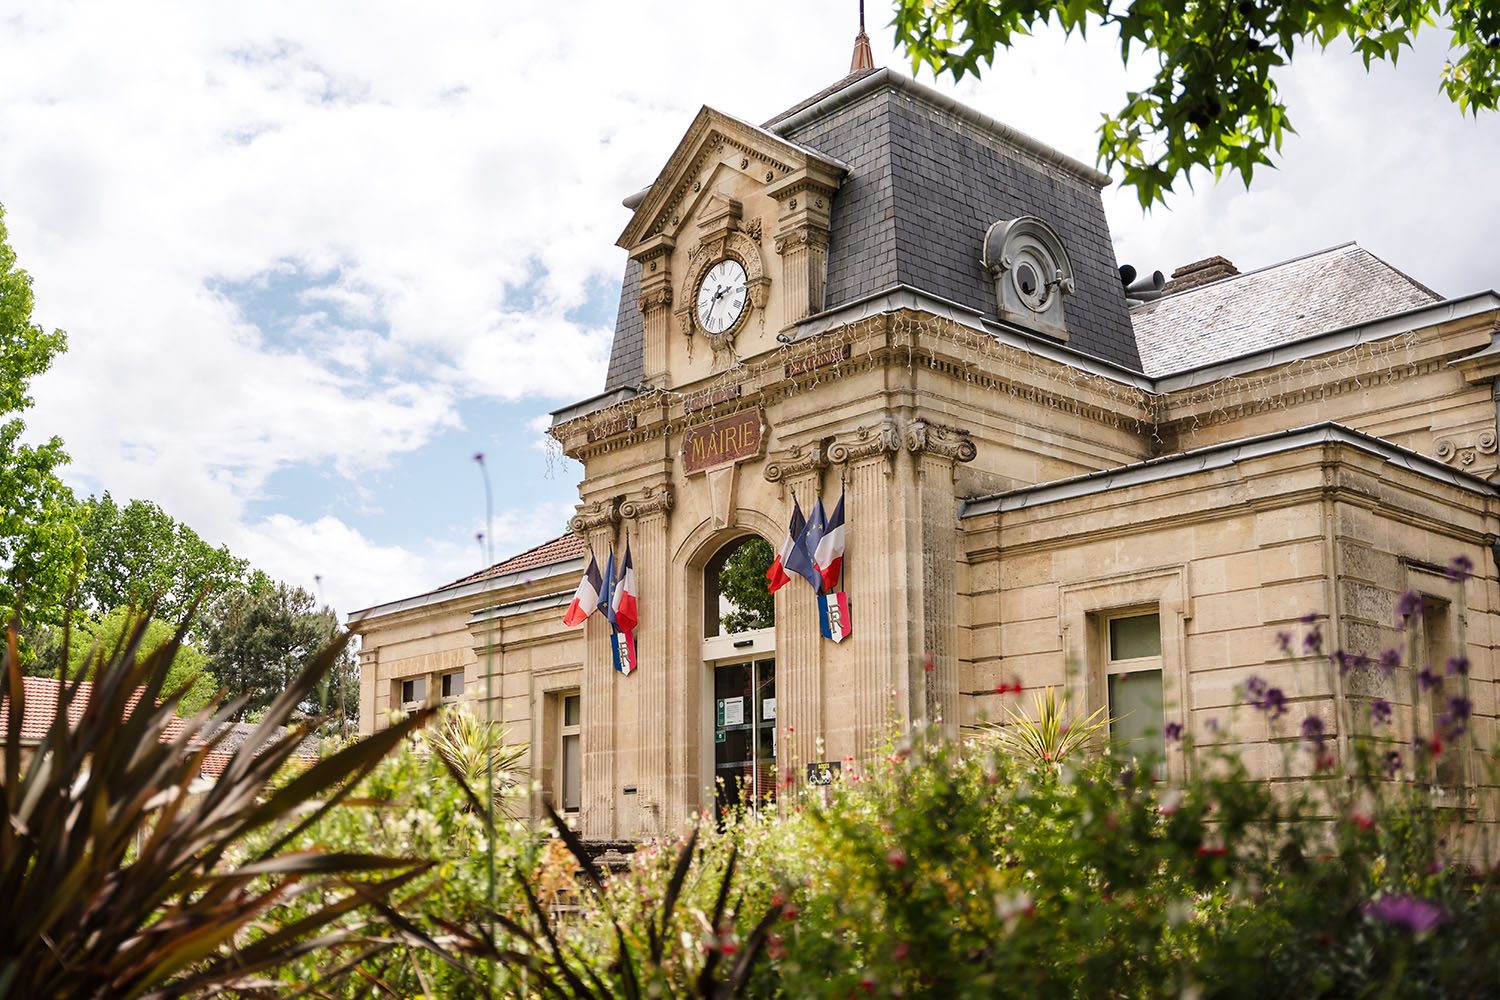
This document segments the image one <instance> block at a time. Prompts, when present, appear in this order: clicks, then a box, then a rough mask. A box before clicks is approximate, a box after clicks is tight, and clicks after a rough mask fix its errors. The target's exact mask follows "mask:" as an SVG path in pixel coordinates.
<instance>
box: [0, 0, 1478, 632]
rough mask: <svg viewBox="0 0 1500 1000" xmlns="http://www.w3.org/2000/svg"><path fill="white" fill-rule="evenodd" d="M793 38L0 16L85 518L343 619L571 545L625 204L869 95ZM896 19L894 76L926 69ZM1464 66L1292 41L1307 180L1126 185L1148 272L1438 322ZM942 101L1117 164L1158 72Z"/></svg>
mask: <svg viewBox="0 0 1500 1000" xmlns="http://www.w3.org/2000/svg"><path fill="white" fill-rule="evenodd" d="M563 10H565V11H566V16H565V17H564V16H558V12H559V11H563ZM797 10H798V16H797V18H796V19H795V20H794V21H789V20H788V19H787V18H785V17H783V16H776V15H775V14H774V11H773V5H766V4H744V3H739V2H720V0H694V2H691V3H688V2H681V3H654V4H649V5H648V4H642V3H621V2H618V0H599V2H594V0H587V2H585V0H574V2H570V3H569V4H567V5H566V7H561V6H557V5H539V4H519V3H506V4H497V3H493V2H479V0H475V2H458V0H452V2H450V0H429V2H426V3H422V4H412V3H409V2H404V3H402V2H390V3H372V2H360V3H352V2H350V3H344V2H320V3H316V4H308V3H253V4H246V3H238V4H228V3H219V2H203V0H198V2H150V0H143V2H136V3H132V4H128V5H126V4H119V3H68V2H56V3H48V4H36V3H14V2H12V0H0V204H3V205H4V207H5V210H6V224H7V226H8V228H9V230H10V240H11V244H12V246H13V248H14V249H15V251H16V253H17V254H18V256H19V258H20V263H21V266H22V267H24V268H26V269H27V270H28V271H29V272H30V273H31V275H32V278H33V282H34V289H35V292H36V310H35V314H34V319H35V320H36V321H37V322H39V323H41V324H43V325H44V326H46V327H48V328H49V329H50V328H61V329H64V330H66V331H67V332H68V336H69V348H68V351H67V353H66V354H65V355H63V356H62V357H61V358H59V359H58V361H57V362H56V364H55V365H54V367H53V370H52V371H50V372H48V373H47V374H46V375H44V376H42V377H41V378H39V379H38V380H37V381H36V382H35V383H34V386H33V388H34V393H33V394H34V396H35V397H36V406H35V408H34V410H32V411H31V413H30V414H29V415H28V424H29V426H30V433H31V434H32V436H33V437H44V436H51V435H54V434H56V435H59V436H61V437H62V438H63V440H64V442H65V444H66V446H67V450H68V452H69V454H70V455H71V457H72V462H71V464H70V465H69V466H68V467H67V468H66V469H65V470H63V475H64V478H65V479H66V480H67V481H68V483H69V484H70V485H71V486H72V487H73V488H74V489H75V490H77V491H78V492H80V493H81V494H85V495H86V494H92V493H98V492H101V491H103V490H108V491H109V492H110V493H111V494H112V495H113V496H114V497H115V498H116V499H117V500H120V501H123V500H125V499H127V498H141V499H147V500H151V501H154V502H156V503H158V504H159V505H161V506H162V507H163V508H164V509H165V510H166V511H167V512H168V513H170V514H171V515H172V516H174V517H176V518H178V519H179V520H181V521H183V522H185V523H186V524H188V525H189V526H191V527H192V528H193V529H194V530H196V531H197V532H198V533H199V534H200V535H202V536H203V537H204V538H206V539H208V540H209V541H210V542H213V543H214V544H226V545H228V546H229V547H230V549H231V550H232V551H234V552H235V553H236V554H238V555H241V556H243V557H246V558H248V559H249V560H251V562H252V563H253V564H255V565H256V566H258V567H260V568H262V569H264V570H266V571H267V572H268V573H270V574H271V575H273V576H275V577H278V578H280V579H284V580H287V581H288V582H291V583H294V584H299V585H302V586H306V587H308V588H309V589H312V590H314V591H315V592H318V593H320V594H321V595H322V596H323V597H324V599H326V600H327V601H329V602H330V603H332V604H333V605H334V606H335V607H336V608H338V609H339V610H340V611H341V612H346V613H347V612H350V611H354V610H357V609H361V608H365V607H368V606H371V605H375V604H380V603H384V602H387V601H392V600H397V599H400V598H402V597H407V596H410V595H413V594H417V593H421V592H423V591H425V590H428V589H430V588H432V587H434V586H438V585H440V584H442V583H445V582H447V581H449V580H452V579H455V578H457V577H459V576H462V575H465V574H466V573H469V572H471V571H473V570H474V569H476V568H478V567H480V566H482V565H484V564H485V563H486V560H487V559H488V558H489V557H490V555H493V557H495V558H503V557H504V556H506V555H509V554H512V553H514V552H517V551H520V550H522V549H525V548H527V547H529V546H531V545H534V544H536V543H539V542H542V541H545V540H546V539H548V538H551V537H554V536H556V535H558V534H560V533H561V532H562V531H564V530H565V527H566V520H567V517H568V516H569V515H570V514H571V512H572V509H573V506H574V504H575V503H577V483H578V480H579V479H580V478H581V475H582V469H581V466H579V465H577V464H576V463H574V462H572V461H570V460H568V459H566V458H563V457H562V456H560V455H558V454H557V453H556V451H555V449H549V448H548V446H547V440H546V438H545V436H544V431H545V428H546V426H547V423H548V417H547V414H548V413H549V412H550V411H552V410H554V409H557V408H559V407H561V406H564V405H566V404H568V403H571V402H575V401H577V400H580V399H584V398H586V397H589V396H592V395H594V394H596V393H597V392H599V391H600V390H601V389H602V387H603V382H604V369H605V365H606V363H607V360H608V354H609V341H610V336H611V332H612V328H613V324H614V317H615V311H616V308H617V304H618V295H619V282H620V276H621V274H622V272H623V269H624V264H625V254H624V251H622V250H620V249H619V248H617V247H616V246H615V245H614V241H615V239H616V238H617V237H618V236H619V233H620V231H621V230H622V229H623V228H624V226H625V224H626V222H627V221H628V218H629V213H628V212H627V211H626V210H625V209H624V208H623V207H622V206H621V204H620V202H621V199H622V198H623V197H625V196H626V195H628V194H630V193H631V192H634V191H636V190H638V189H640V188H641V187H644V186H645V185H646V184H648V183H650V181H651V180H652V179H653V178H654V177H655V176H656V174H657V172H658V171H659V170H660V168H661V166H662V165H663V164H664V163H665V161H666V159H667V157H668V156H669V155H670V154H671V152H672V150H673V148H674V147H675V145H676V143H677V141H678V140H679V139H680V138H681V136H682V133H683V132H684V131H685V130H686V129H687V127H688V125H689V123H690V122H691V121H692V118H693V116H694V115H695V114H696V112H697V111H698V109H699V107H700V106H701V105H704V104H707V105H710V106H712V107H714V108H717V109H719V110H721V111H723V112H725V113H727V114H731V115H734V116H736V117H740V118H743V119H746V120H749V121H752V122H759V121H763V120H765V119H767V118H769V117H771V116H772V115H774V114H775V113H777V112H779V111H780V110H782V109H783V108H786V107H789V106H791V105H793V104H795V103H797V102H798V101H800V100H801V99H803V98H804V97H806V96H808V95H810V94H812V93H814V92H816V91H818V90H821V89H822V88H823V87H825V86H827V85H828V84H829V83H831V82H833V81H834V80H836V79H838V78H840V77H841V76H843V75H844V73H845V72H846V71H847V67H848V64H849V56H850V52H851V50H852V44H853V36H854V31H855V23H854V22H855V15H854V10H855V3H854V2H853V0H838V2H834V0H828V2H823V0H818V2H808V0H799V2H798V4H797ZM885 10H886V8H884V7H883V6H882V5H880V4H876V3H872V4H870V11H871V14H870V25H871V41H872V46H873V48H874V51H875V59H876V64H877V65H882V66H891V67H894V68H896V69H898V70H901V71H903V72H906V73H910V72H911V69H910V65H909V63H908V61H907V60H905V59H904V57H902V56H901V55H899V54H898V53H896V52H894V51H893V48H892V35H891V32H890V30H889V29H888V28H886V27H884V26H883V25H884V24H885V22H886V21H887V20H888V15H886V14H885ZM1445 46H1446V38H1445V36H1444V35H1443V34H1442V33H1441V32H1440V31H1437V30H1431V31H1428V32H1426V33H1425V34H1424V36H1423V37H1422V38H1421V40H1420V41H1419V44H1418V46H1417V49H1416V50H1415V51H1413V52H1410V53H1407V54H1405V55H1403V57H1402V58H1401V60H1400V63H1399V66H1397V67H1396V68H1394V69H1393V68H1391V67H1389V66H1383V65H1382V66H1377V67H1375V69H1374V70H1373V71H1372V72H1370V73H1366V72H1365V70H1364V69H1363V67H1362V65H1361V63H1360V62H1359V60H1358V59H1357V58H1355V57H1353V56H1351V55H1350V54H1349V53H1348V52H1347V49H1346V48H1344V47H1341V46H1339V45H1335V46H1333V47H1331V48H1330V49H1329V50H1328V51H1327V52H1326V53H1317V52H1314V51H1312V50H1311V49H1308V50H1303V51H1299V53H1298V55H1297V59H1296V62H1295V65H1294V66H1293V67H1291V68H1290V69H1289V70H1288V71H1286V72H1285V73H1283V74H1282V75H1281V76H1280V77H1278V83H1279V85H1280V86H1281V88H1282V90H1283V93H1284V95H1285V98H1286V101H1287V104H1288V105H1289V108H1290V114H1291V119H1292V122H1293V125H1294V127H1295V128H1296V129H1297V131H1298V134H1297V135H1296V136H1294V137H1292V138H1290V139H1289V141H1288V142H1287V143H1286V145H1285V147H1284V151H1283V157H1282V159H1281V161H1280V163H1279V169H1277V170H1275V171H1266V172H1262V173H1259V174H1257V176H1256V177H1255V180H1254V187H1253V190H1251V191H1249V192H1247V191H1246V190H1245V189H1244V188H1243V186H1242V185H1241V184H1239V183H1238V182H1237V181H1233V180H1226V181H1225V182H1223V183H1220V184H1217V185H1215V184H1214V183H1213V182H1212V180H1211V178H1208V177H1206V176H1205V177H1199V178H1196V179H1195V180H1196V183H1195V185H1194V187H1193V188H1192V189H1191V190H1189V189H1186V188H1184V189H1183V190H1182V191H1180V192H1178V193H1177V194H1175V195H1173V196H1172V197H1171V199H1170V201H1169V203H1168V204H1167V205H1166V206H1165V207H1157V208H1156V209H1154V210H1153V211H1151V212H1149V213H1145V212H1143V211H1142V210H1141V209H1140V207H1139V206H1138V204H1137V203H1136V201H1135V198H1134V194H1133V193H1132V192H1130V191H1128V190H1122V189H1119V188H1117V187H1112V188H1110V189H1107V190H1106V192H1105V205H1106V208H1107V211H1108V213H1109V218H1110V224H1111V228H1112V232H1113V236H1114V240H1115V246H1116V251H1117V255H1118V257H1119V259H1120V261H1121V262H1122V263H1131V264H1134V265H1135V266H1137V267H1138V268H1139V269H1140V270H1142V271H1146V270H1150V269H1161V270H1163V271H1166V272H1168V273H1170V272H1171V270H1172V268H1173V267H1176V266H1178V265H1181V264H1183V263H1186V262H1189V261H1192V260H1196V259H1199V258H1202V257H1205V256H1209V255H1211V254H1223V255H1225V256H1227V257H1229V258H1230V259H1231V260H1233V261H1234V262H1235V263H1236V264H1237V265H1238V266H1239V267H1240V269H1241V270H1249V269H1252V268H1255V267H1262V266H1265V265H1267V264H1271V263H1274V262H1276V261H1278V260H1283V259H1286V258H1288V257H1293V256H1297V255H1300V254H1303V253H1307V252H1311V251H1313V250H1318V249H1322V248H1324V247H1328V246H1332V245H1335V244H1339V243H1343V242H1345V241H1348V240H1358V241H1359V242H1360V243H1361V244H1362V245H1364V246H1365V247H1366V248H1368V249H1369V250H1371V251H1372V252H1374V253H1375V254H1377V255H1378V256H1380V257H1382V258H1384V259H1385V260H1387V261H1389V262H1390V263H1392V264H1394V265H1395V266H1397V267H1399V268H1402V269H1403V270H1406V271H1408V272H1409V273H1411V274H1412V275H1413V276H1415V277H1417V278H1418V279H1419V280H1421V281H1422V282H1424V283H1426V284H1427V285H1429V286H1431V287H1433V288H1435V289H1437V290H1438V291H1439V292H1441V293H1443V294H1447V295H1461V294H1466V293H1469V292H1475V291H1481V290H1484V289H1489V288H1494V287H1496V286H1500V250H1497V248H1496V247H1497V236H1496V222H1497V220H1500V190H1497V187H1500V186H1497V185H1495V184H1494V183H1493V181H1492V177H1493V176H1494V175H1495V173H1496V169H1497V168H1496V166H1495V165H1496V164H1497V163H1500V118H1497V117H1495V116H1489V117H1483V118H1480V119H1477V120H1476V119H1474V118H1472V117H1470V118H1464V117H1462V116H1460V114H1459V113H1458V111H1457V109H1456V108H1454V107H1453V106H1452V105H1450V104H1449V103H1448V102H1447V101H1446V99H1445V98H1444V97H1443V96H1442V95H1441V93H1440V92H1439V90H1438V73H1439V69H1440V67H1441V65H1442V61H1443V52H1444V48H1445ZM918 78H919V79H921V80H923V82H925V83H929V84H932V85H935V86H937V87H938V88H939V89H940V90H942V91H944V92H946V93H949V94H951V95H953V96H954V97H956V98H958V99H959V100H961V101H964V102H965V103H968V104H971V105H972V106H974V107H976V108H978V109H979V110H981V111H983V112H985V113H986V114H989V115H991V116H993V117H996V118H999V119H1000V120H1002V121H1005V122H1006V123H1008V124H1010V125H1012V126H1014V127H1016V128H1019V129H1020V130H1022V131H1024V132H1027V133H1029V134H1031V135H1032V136H1034V137H1036V138H1038V139H1040V140H1042V141H1044V142H1046V143H1048V144H1050V145H1052V146H1055V147H1056V148H1058V149H1060V150H1062V151H1064V152H1066V153H1069V154H1071V155H1072V156H1074V157H1077V158H1079V159H1082V160H1084V161H1086V162H1090V163H1092V162H1093V161H1094V154H1095V148H1096V144H1097V136H1096V131H1095V130H1096V128H1097V125H1098V122H1099V116H1100V115H1101V114H1102V113H1104V112H1107V111H1112V110H1114V109H1116V108H1117V107H1118V106H1119V105H1120V104H1121V103H1123V100H1124V93H1125V92H1126V90H1127V89H1129V87H1130V86H1132V85H1135V86H1139V85H1140V84H1141V83H1142V82H1143V80H1144V77H1143V75H1142V70H1141V68H1139V67H1136V66H1132V67H1131V69H1130V70H1129V71H1127V70H1126V69H1124V68H1122V66H1121V65H1120V61H1119V54H1118V48H1117V47H1116V45H1115V44H1114V43H1113V42H1112V41H1111V40H1109V39H1108V38H1104V37H1099V36H1098V35H1097V34H1095V35H1091V36H1090V37H1089V38H1088V39H1087V40H1084V39H1079V38H1077V37H1074V38H1071V39H1066V38H1064V37H1063V36H1062V35H1061V34H1060V33H1058V32H1043V33H1039V34H1038V35H1037V36H1035V37H1033V38H1029V39H1025V40H1022V41H1021V42H1020V43H1018V45H1017V46H1016V48H1014V49H1013V50H1011V51H1009V52H1004V53H1001V54H1000V56H999V57H998V58H997V60H996V64H995V66H994V68H993V69H992V70H991V71H990V72H989V73H987V74H986V75H985V77H984V78H983V79H982V80H979V81H975V80H973V79H966V80H964V81H962V82H960V83H958V84H954V83H953V82H952V81H951V80H949V79H947V78H944V79H943V80H941V81H934V80H932V79H931V77H930V76H926V75H920V76H919V77H918ZM477 452H482V453H483V454H484V455H485V456H486V461H485V466H486V469H487V472H488V476H489V478H490V483H491V487H492V491H493V515H492V518H491V517H488V516H487V515H486V499H485V484H484V480H483V478H482V474H481V470H480V468H479V466H478V465H477V464H476V463H475V461H474V459H473V456H474V454H475V453H477ZM487 525H489V526H490V527H487ZM480 532H487V535H488V537H487V539H486V543H487V545H488V549H486V548H484V547H483V546H482V545H481V543H480V542H478V541H477V540H476V534H478V533H480Z"/></svg>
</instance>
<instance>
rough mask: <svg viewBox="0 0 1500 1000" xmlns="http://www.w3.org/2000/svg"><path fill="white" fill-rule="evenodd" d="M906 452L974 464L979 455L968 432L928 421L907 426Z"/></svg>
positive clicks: (914, 422)
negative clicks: (925, 453)
mask: <svg viewBox="0 0 1500 1000" xmlns="http://www.w3.org/2000/svg"><path fill="white" fill-rule="evenodd" d="M906 450H907V451H910V452H913V453H916V452H927V453H928V454H931V455H940V456H942V457H943V458H951V459H953V461H955V462H972V461H974V457H975V456H976V455H978V454H979V449H978V448H977V447H976V446H975V444H974V441H973V439H972V438H970V437H969V432H968V431H966V430H962V429H960V428H958V427H949V426H947V425H945V424H935V423H931V422H929V421H926V420H913V421H912V422H911V423H910V424H908V425H907V428H906Z"/></svg>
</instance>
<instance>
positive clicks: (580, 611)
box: [563, 552, 604, 628]
mask: <svg viewBox="0 0 1500 1000" xmlns="http://www.w3.org/2000/svg"><path fill="white" fill-rule="evenodd" d="M603 589H604V579H603V578H602V577H601V576H600V575H599V560H598V559H595V558H594V554H593V553H592V552H590V553H589V568H588V569H586V570H584V571H583V579H582V580H579V581H578V589H577V590H575V591H574V592H573V603H572V604H569V605H568V613H567V614H565V615H563V624H564V625H566V626H568V627H569V628H572V627H574V626H575V625H582V624H583V623H584V622H585V621H586V620H587V619H588V616H589V615H591V614H593V613H594V612H595V611H597V610H598V608H599V591H601V590H603Z"/></svg>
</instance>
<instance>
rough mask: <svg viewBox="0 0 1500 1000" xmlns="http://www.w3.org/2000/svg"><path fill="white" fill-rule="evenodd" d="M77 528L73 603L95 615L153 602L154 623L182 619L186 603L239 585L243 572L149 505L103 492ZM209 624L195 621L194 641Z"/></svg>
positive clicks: (223, 550)
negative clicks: (79, 547)
mask: <svg viewBox="0 0 1500 1000" xmlns="http://www.w3.org/2000/svg"><path fill="white" fill-rule="evenodd" d="M79 524H80V528H81V530H82V532H83V548H84V553H85V554H86V557H87V569H86V572H85V575H84V579H83V584H82V586H81V588H80V594H79V603H80V605H81V606H82V607H84V608H86V609H88V610H91V611H93V612H94V613H96V614H99V613H102V612H103V611H104V610H106V609H108V608H116V607H121V606H123V605H127V604H135V605H138V606H144V605H145V604H146V602H148V601H154V602H155V607H156V614H157V615H158V616H159V617H160V618H162V619H164V620H166V621H171V622H176V621H181V620H182V619H183V618H184V617H186V615H187V612H188V609H189V608H190V607H191V606H192V603H193V601H195V600H197V599H199V598H200V597H203V596H205V595H208V594H211V593H213V592H216V591H219V590H222V589H224V588H225V587H227V586H230V585H232V584H235V583H239V582H241V581H243V580H244V579H245V574H246V571H247V570H248V568H249V563H248V562H246V561H245V560H244V559H238V558H236V557H235V556H234V555H232V554H231V553H230V551H229V549H228V548H227V547H225V546H222V545H221V546H219V547H218V548H214V547H213V546H212V545H209V544H208V543H207V542H205V541H204V540H203V539H202V538H200V537H199V536H198V533H197V532H195V531H193V529H191V528H189V527H188V526H187V525H185V524H183V523H181V522H180V521H178V520H176V519H175V518H173V517H172V516H171V515H170V514H168V513H167V512H166V511H164V510H162V509H161V508H160V507H158V506H157V505H156V504H154V503H152V502H150V501H148V500H132V501H130V502H129V503H128V504H126V505H124V506H123V507H122V506H120V505H118V504H116V503H115V501H114V499H113V498H112V497H111V496H110V495H109V493H108V492H107V491H106V492H105V493H104V494H103V495H102V496H98V497H90V498H89V499H88V500H86V501H85V502H84V503H83V504H82V505H81V507H80V516H79ZM209 624H210V623H209V622H208V621H207V620H206V619H204V618H203V617H202V616H200V617H199V618H198V620H197V624H196V626H195V630H194V636H195V637H196V638H199V639H201V638H202V637H203V635H204V633H205V632H206V630H207V628H208V625H209ZM325 638H326V636H325Z"/></svg>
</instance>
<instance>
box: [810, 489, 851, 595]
mask: <svg viewBox="0 0 1500 1000" xmlns="http://www.w3.org/2000/svg"><path fill="white" fill-rule="evenodd" d="M813 562H814V563H815V564H817V567H818V573H819V575H821V576H822V577H823V592H824V593H825V594H831V593H833V592H834V591H836V590H838V589H839V587H838V583H839V574H841V573H842V572H843V571H844V498H843V497H842V496H840V497H839V503H838V506H837V507H835V508H833V513H832V514H830V515H829V516H828V524H827V525H826V526H824V528H823V537H822V538H820V539H818V547H817V549H816V551H814V552H813Z"/></svg>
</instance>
